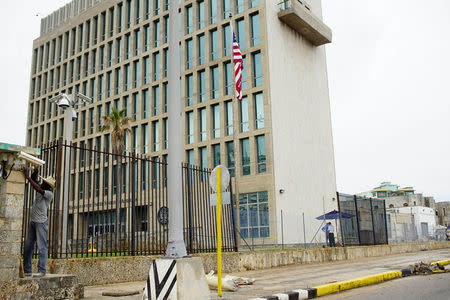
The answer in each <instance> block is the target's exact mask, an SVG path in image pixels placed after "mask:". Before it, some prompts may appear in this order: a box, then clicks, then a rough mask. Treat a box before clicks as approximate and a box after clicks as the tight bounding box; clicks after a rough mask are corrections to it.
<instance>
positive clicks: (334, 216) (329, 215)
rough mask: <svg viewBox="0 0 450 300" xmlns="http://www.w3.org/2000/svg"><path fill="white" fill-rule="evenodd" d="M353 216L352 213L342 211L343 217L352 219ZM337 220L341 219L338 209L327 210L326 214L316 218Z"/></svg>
mask: <svg viewBox="0 0 450 300" xmlns="http://www.w3.org/2000/svg"><path fill="white" fill-rule="evenodd" d="M351 217H353V215H352V214H348V213H345V212H341V218H343V219H350V218H351ZM324 219H325V220H336V219H339V212H338V211H337V210H332V211H330V212H327V213H326V214H324V215H321V216H318V217H317V218H316V220H324Z"/></svg>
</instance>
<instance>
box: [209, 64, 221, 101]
mask: <svg viewBox="0 0 450 300" xmlns="http://www.w3.org/2000/svg"><path fill="white" fill-rule="evenodd" d="M211 97H212V99H216V98H219V67H217V66H215V67H212V68H211Z"/></svg>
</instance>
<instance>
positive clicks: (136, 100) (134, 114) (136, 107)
mask: <svg viewBox="0 0 450 300" xmlns="http://www.w3.org/2000/svg"><path fill="white" fill-rule="evenodd" d="M131 117H132V120H135V121H138V120H139V94H138V93H134V94H133V112H132V115H131Z"/></svg>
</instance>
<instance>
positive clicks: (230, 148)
mask: <svg viewBox="0 0 450 300" xmlns="http://www.w3.org/2000/svg"><path fill="white" fill-rule="evenodd" d="M225 145H226V148H227V167H228V170H229V171H230V175H231V177H234V143H233V142H227V143H226V144H225Z"/></svg>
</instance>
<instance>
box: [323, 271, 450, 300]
mask: <svg viewBox="0 0 450 300" xmlns="http://www.w3.org/2000/svg"><path fill="white" fill-rule="evenodd" d="M320 298H321V299H324V300H337V299H346V300H357V299H358V300H360V299H364V300H378V299H396V300H397V299H398V300H401V299H405V300H406V299H407V300H449V299H450V273H441V274H433V275H424V276H412V277H405V278H400V279H396V280H392V281H388V282H384V283H380V284H376V285H371V286H367V287H362V288H358V289H353V290H348V291H344V292H341V293H339V294H334V295H329V296H325V297H320Z"/></svg>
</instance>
